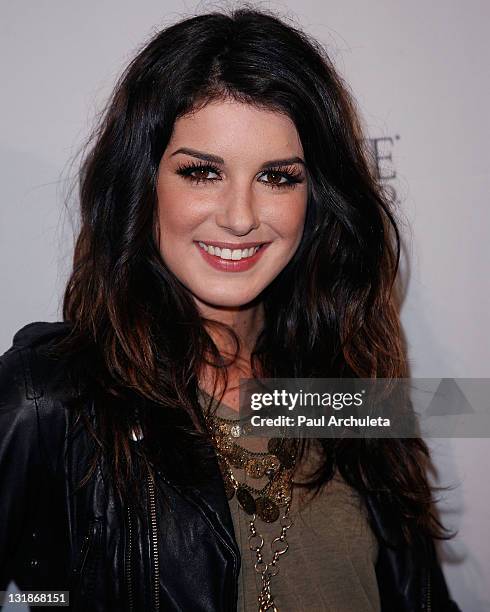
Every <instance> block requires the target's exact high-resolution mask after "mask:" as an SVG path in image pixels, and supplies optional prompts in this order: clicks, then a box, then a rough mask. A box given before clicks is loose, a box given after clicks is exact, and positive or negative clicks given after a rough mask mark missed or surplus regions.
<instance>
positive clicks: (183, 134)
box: [157, 100, 308, 321]
mask: <svg viewBox="0 0 490 612" xmlns="http://www.w3.org/2000/svg"><path fill="white" fill-rule="evenodd" d="M257 134H260V140H259V139H258V138H257ZM186 145H189V146H186ZM259 145H260V146H259ZM210 146H211V147H213V150H212V152H211V151H209V148H210ZM303 155H304V153H303V147H302V145H301V140H300V138H299V135H298V132H297V130H296V128H295V125H294V123H293V121H291V119H290V118H289V117H288V116H287V115H285V114H282V113H278V112H273V111H270V110H264V109H261V108H257V107H255V106H252V105H250V104H244V103H240V102H235V101H233V100H220V101H217V102H213V103H208V104H206V105H205V106H204V107H202V108H200V109H199V110H194V111H193V112H192V113H191V114H189V115H185V116H184V117H182V118H180V119H178V120H177V121H176V123H175V126H174V131H173V133H172V137H171V139H170V141H169V143H168V145H167V148H166V150H165V152H164V154H163V156H162V159H161V161H160V165H159V170H158V184H157V197H158V220H159V247H160V252H161V254H162V258H163V260H164V261H165V263H166V265H167V266H168V267H169V269H170V270H171V271H172V272H173V273H174V274H175V276H176V277H177V278H179V279H180V281H181V282H182V283H183V284H184V285H185V286H186V287H187V289H189V291H191V293H192V295H193V296H194V298H195V299H196V301H197V303H198V304H199V307H200V309H201V311H205V313H206V316H208V317H213V318H214V317H215V316H216V314H217V313H216V307H218V308H219V309H221V310H222V308H223V306H226V307H243V306H245V305H247V304H249V303H251V302H252V300H254V299H255V298H256V297H257V296H258V295H259V294H260V293H261V291H263V290H264V289H265V288H266V287H267V286H268V285H269V284H270V283H271V282H272V281H273V280H274V278H275V277H276V276H277V275H278V274H279V273H280V272H281V270H283V269H284V268H285V267H286V265H287V264H288V263H289V261H290V260H291V259H292V257H293V255H294V253H295V251H296V249H297V248H298V245H299V243H300V241H301V237H302V234H303V228H304V220H305V213H306V205H307V199H308V183H307V178H306V172H305V168H304V166H305V164H304V161H303ZM198 160H199V161H198ZM267 160H276V161H267ZM201 245H203V246H201ZM244 249H247V251H246V252H243V251H244ZM250 249H251V250H250ZM223 272H230V273H232V272H234V273H235V274H223ZM238 273H240V274H238ZM254 308H257V306H254ZM239 316H240V318H241V319H242V320H243V321H245V320H246V319H247V317H249V313H248V311H247V309H242V311H241V314H240V315H239ZM236 317H237V315H235V317H234V319H235V321H236ZM218 318H219V317H218Z"/></svg>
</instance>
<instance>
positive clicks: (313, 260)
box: [0, 9, 458, 612]
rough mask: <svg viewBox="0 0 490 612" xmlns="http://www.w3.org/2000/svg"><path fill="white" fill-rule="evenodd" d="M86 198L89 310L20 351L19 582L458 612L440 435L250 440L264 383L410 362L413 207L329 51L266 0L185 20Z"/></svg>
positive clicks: (4, 388) (144, 68) (136, 85)
mask: <svg viewBox="0 0 490 612" xmlns="http://www.w3.org/2000/svg"><path fill="white" fill-rule="evenodd" d="M80 203H81V228H80V233H79V236H78V240H77V243H76V248H75V254H74V263H73V271H72V274H71V278H70V279H69V282H68V285H67V287H66V293H65V296H64V305H63V319H64V320H63V322H59V323H32V324H30V325H27V326H26V327H24V328H23V329H21V330H19V332H17V334H16V335H15V337H14V342H13V346H12V347H11V348H10V349H9V351H7V353H5V355H4V356H3V357H2V369H1V370H0V375H1V381H0V382H1V386H0V390H1V394H0V402H1V403H0V418H1V421H0V432H1V433H0V435H1V441H0V465H1V471H0V474H1V477H2V480H1V486H2V496H1V501H0V509H1V516H2V523H1V525H2V527H1V529H0V554H1V576H0V578H1V579H0V588H2V589H4V588H6V586H7V584H8V582H9V580H11V579H13V580H15V581H16V583H17V584H18V586H19V588H20V589H21V590H28V589H42V590H58V591H59V590H65V591H68V590H69V591H70V604H71V607H72V608H73V609H76V610H134V611H139V610H162V611H163V610H165V611H167V610H182V611H184V610H185V611H188V610H189V611H190V610H192V611H197V610H209V611H210V610H213V611H218V610H226V611H231V610H236V609H239V610H247V611H248V610H257V609H258V610H274V609H279V610H295V611H297V610H306V609H308V610H335V612H340V611H342V610H349V611H353V610H359V611H361V610H362V611H363V612H365V611H367V610H373V611H374V610H389V611H390V612H393V611H403V610H410V611H412V610H432V611H435V610H441V611H442V610H444V611H447V610H457V609H458V608H457V606H456V604H455V603H454V602H452V601H451V600H450V599H449V595H448V592H447V588H446V584H445V582H444V578H443V576H442V573H441V570H440V567H439V564H438V562H437V558H436V556H435V552H434V545H433V539H434V538H442V537H444V530H443V528H442V526H441V525H440V523H439V522H438V521H437V519H436V517H435V516H434V513H433V509H432V494H431V489H430V486H429V484H428V481H427V476H426V469H427V464H428V451H427V448H426V446H425V444H424V443H423V441H422V440H420V439H400V440H383V439H378V440H377V439H371V440H355V439H351V440H349V439H345V440H343V441H334V440H328V439H319V440H311V441H309V444H307V443H306V440H304V439H303V440H301V441H293V442H291V441H288V442H287V443H284V441H283V442H282V443H281V441H278V440H274V439H272V441H271V442H268V441H267V440H266V439H260V440H259V439H253V438H250V439H248V440H245V438H244V439H243V441H237V439H236V438H235V439H233V438H234V436H233V432H232V431H231V428H232V427H233V420H234V417H236V410H237V408H238V380H239V378H240V377H242V378H246V377H250V378H254V377H262V376H267V377H311V378H327V377H328V378H330V377H331V378H341V377H346V378H358V377H368V378H374V377H376V378H398V377H405V376H407V362H406V358H405V354H404V351H403V346H402V337H401V330H400V325H399V319H398V314H397V307H396V306H397V300H396V297H395V291H394V288H393V286H394V282H395V278H396V274H397V268H398V258H399V238H398V232H397V228H396V223H395V219H394V215H393V211H391V210H390V204H389V203H388V202H387V201H386V199H385V198H384V196H383V193H382V191H381V190H380V187H379V186H378V185H377V184H376V182H375V180H374V178H373V174H372V172H371V170H370V168H369V164H368V159H367V155H366V152H365V151H364V149H363V141H362V132H361V129H360V126H359V122H358V119H357V116H356V113H355V109H354V105H353V102H352V100H351V98H350V96H349V94H348V91H347V88H346V86H345V85H344V84H343V82H342V80H341V79H340V77H339V76H338V75H337V74H336V72H335V70H334V69H333V67H332V65H331V63H330V61H329V59H328V57H327V56H326V54H325V52H324V50H323V49H322V48H321V46H320V45H319V44H318V43H316V42H315V41H313V40H311V39H309V38H308V37H307V36H306V35H305V34H304V33H303V32H301V31H299V30H297V29H295V28H294V27H292V26H290V25H288V24H286V23H285V22H282V21H280V20H279V19H277V18H275V17H273V16H272V15H270V14H268V13H266V12H260V11H256V10H248V9H237V10H234V11H232V12H231V13H230V14H225V13H218V12H216V13H211V14H207V15H201V16H199V17H195V18H190V19H186V20H184V21H181V22H180V23H177V24H175V25H173V26H170V27H168V28H166V29H165V30H163V31H161V32H160V33H158V34H157V35H156V36H155V37H154V38H153V39H152V40H151V41H150V43H149V44H148V45H147V46H146V47H145V48H144V49H142V51H141V52H140V53H139V54H138V55H137V57H136V58H135V59H134V60H133V61H132V62H131V64H130V65H129V67H128V68H127V70H126V71H125V73H124V75H123V76H122V78H121V80H120V81H119V83H118V84H117V86H116V88H115V91H114V94H113V96H112V98H111V100H110V102H109V104H108V106H107V109H106V111H105V113H104V115H103V117H102V120H101V123H100V126H99V127H98V129H97V130H96V132H95V134H94V137H93V142H92V144H91V147H90V149H89V152H88V154H87V156H86V158H85V161H84V163H83V166H82V168H81V172H80ZM264 444H265V445H264ZM264 491H266V492H267V495H265V493H264ZM274 491H275V493H274ZM300 493H301V494H300ZM264 500H265V501H266V502H267V503H265V504H264ZM274 504H275V505H274ZM279 511H280V512H279ZM280 534H281V535H280ZM249 536H250V540H249V539H248V538H249ZM278 536H280V537H279V539H278V540H276V544H273V546H272V550H271V546H270V543H271V542H272V540H273V539H274V538H276V537H278ZM277 543H279V544H280V550H279V549H278V548H277ZM249 545H250V546H249ZM272 551H276V554H273V552H272Z"/></svg>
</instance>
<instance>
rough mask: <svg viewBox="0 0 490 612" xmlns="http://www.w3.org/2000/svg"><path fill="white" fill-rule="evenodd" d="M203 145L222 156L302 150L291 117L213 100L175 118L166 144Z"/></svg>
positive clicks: (274, 154) (283, 152)
mask: <svg viewBox="0 0 490 612" xmlns="http://www.w3.org/2000/svg"><path fill="white" fill-rule="evenodd" d="M170 146H171V147H172V148H174V147H177V146H189V147H195V148H203V149H204V150H206V151H208V152H210V153H217V154H220V155H222V156H223V157H225V158H226V157H230V158H231V157H237V156H242V157H243V155H245V154H247V155H253V156H254V157H267V158H268V159H269V158H271V159H272V158H273V157H276V156H278V157H282V156H286V155H289V154H291V155H292V154H294V155H300V154H302V153H303V148H302V145H301V141H300V138H299V135H298V132H297V130H296V126H295V125H294V123H293V121H292V120H291V119H290V118H289V117H288V116H287V115H285V114H283V113H280V112H278V111H274V110H269V109H263V108H257V107H256V106H252V105H250V104H245V103H243V102H236V101H230V100H226V101H224V100H223V101H221V100H220V101H213V102H210V103H208V104H206V106H204V107H202V108H200V109H199V110H197V111H194V112H191V113H189V114H187V115H185V116H183V117H180V118H179V119H177V121H176V122H175V125H174V130H173V133H172V137H171V140H170V142H169V147H170Z"/></svg>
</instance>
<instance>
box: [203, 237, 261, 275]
mask: <svg viewBox="0 0 490 612" xmlns="http://www.w3.org/2000/svg"><path fill="white" fill-rule="evenodd" d="M195 244H196V246H197V248H198V249H199V252H200V253H201V255H202V257H203V258H204V260H205V261H206V262H207V263H209V264H210V265H211V266H212V267H213V268H215V269H217V270H222V271H225V272H242V271H244V270H248V269H249V268H251V267H252V266H254V265H255V264H256V263H257V261H258V260H259V259H260V257H261V256H262V253H263V252H264V251H265V249H266V248H267V247H268V246H269V244H270V243H257V242H250V243H243V244H241V245H240V248H231V247H234V246H235V245H233V244H232V243H226V242H213V243H212V244H208V243H206V242H202V241H198V242H196V243H195Z"/></svg>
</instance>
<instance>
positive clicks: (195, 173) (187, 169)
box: [177, 162, 221, 183]
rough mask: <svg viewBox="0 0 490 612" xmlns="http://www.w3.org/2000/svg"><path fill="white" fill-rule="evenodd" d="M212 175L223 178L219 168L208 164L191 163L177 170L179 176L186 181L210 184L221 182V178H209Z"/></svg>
mask: <svg viewBox="0 0 490 612" xmlns="http://www.w3.org/2000/svg"><path fill="white" fill-rule="evenodd" d="M210 173H213V174H217V175H218V177H219V176H221V175H220V172H219V168H217V167H216V166H213V165H212V164H207V163H201V162H199V163H196V162H189V163H187V164H182V165H181V166H179V167H178V168H177V174H180V175H181V176H183V177H184V178H185V179H187V180H189V181H192V182H194V183H201V182H204V183H208V182H210V181H212V182H214V181H220V180H221V178H211V177H209V176H207V175H209V174H210Z"/></svg>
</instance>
